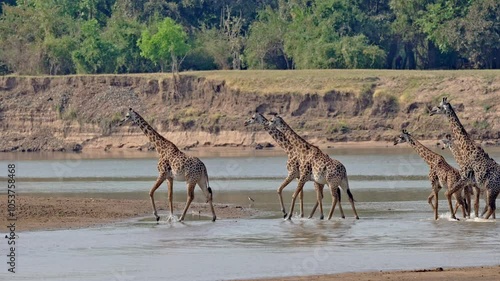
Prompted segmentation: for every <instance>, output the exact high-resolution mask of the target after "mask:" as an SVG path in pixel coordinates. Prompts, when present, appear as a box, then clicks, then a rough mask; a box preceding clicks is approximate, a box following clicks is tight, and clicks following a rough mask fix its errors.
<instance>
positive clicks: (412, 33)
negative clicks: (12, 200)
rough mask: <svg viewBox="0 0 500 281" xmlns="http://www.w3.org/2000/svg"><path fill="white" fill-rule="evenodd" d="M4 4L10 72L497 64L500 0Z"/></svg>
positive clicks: (0, 25)
mask: <svg viewBox="0 0 500 281" xmlns="http://www.w3.org/2000/svg"><path fill="white" fill-rule="evenodd" d="M0 4H1V9H0V73H2V74H6V73H18V74H23V75H41V74H47V75H67V74H74V73H79V74H80V73H82V74H83V73H90V74H96V73H141V72H142V73H143V72H159V71H163V70H165V67H166V66H167V65H170V66H171V71H173V72H176V71H177V70H212V69H223V70H226V69H227V70H229V69H233V70H235V69H236V70H238V69H332V68H342V69H353V68H354V69H359V68H374V69H394V68H396V69H486V68H488V69H491V68H499V62H498V58H499V57H500V47H499V44H498V42H499V41H500V34H499V32H498V30H499V18H500V2H499V1H496V0H474V1H471V0H415V1H407V0H369V1H368V0H247V1H230V0H222V1H221V0H204V1H200V0H183V1H173V0H165V1H157V0H137V1H135V0H134V1H132V0H93V1H89V0H85V1H71V0H23V1H20V0H18V1H15V0H0ZM302 82H305V83H307V82H308V81H302ZM344 87H349V86H348V85H344ZM318 91H321V89H318ZM291 92H293V91H291Z"/></svg>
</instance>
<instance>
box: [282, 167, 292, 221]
mask: <svg viewBox="0 0 500 281" xmlns="http://www.w3.org/2000/svg"><path fill="white" fill-rule="evenodd" d="M294 178H295V177H294V176H293V175H290V174H289V175H288V176H287V177H286V179H285V180H284V181H283V183H282V184H281V185H280V187H279V188H278V197H279V199H280V205H281V212H282V213H283V217H285V218H286V216H287V213H286V211H285V204H284V203H283V196H282V191H283V189H284V188H285V187H286V186H287V185H288V184H290V183H291V182H292V181H293V179H294Z"/></svg>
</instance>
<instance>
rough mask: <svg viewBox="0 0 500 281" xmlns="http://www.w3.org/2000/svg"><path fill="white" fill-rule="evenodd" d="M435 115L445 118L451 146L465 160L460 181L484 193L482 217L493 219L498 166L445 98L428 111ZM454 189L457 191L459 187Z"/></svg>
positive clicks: (499, 187) (499, 190)
mask: <svg viewBox="0 0 500 281" xmlns="http://www.w3.org/2000/svg"><path fill="white" fill-rule="evenodd" d="M437 114H441V115H445V116H446V117H447V119H448V122H449V123H450V126H451V129H452V135H453V138H454V142H453V144H454V145H456V146H457V149H458V151H459V153H460V155H462V157H464V158H465V163H464V164H463V165H462V166H461V167H460V174H461V176H462V181H467V180H468V179H471V180H473V181H475V182H476V183H477V185H478V186H479V188H480V189H481V190H482V191H484V192H485V197H486V202H487V203H486V207H487V208H486V209H485V210H486V211H485V212H483V214H482V215H484V216H485V217H484V218H485V219H489V217H490V216H492V215H493V218H495V210H496V199H497V197H498V194H499V193H500V166H499V165H498V163H497V162H496V161H495V160H494V159H492V158H491V157H490V156H489V155H488V154H487V153H486V152H485V151H484V150H483V149H482V148H481V147H480V146H478V145H476V143H475V142H474V141H473V140H472V139H471V138H470V136H469V134H468V133H467V131H466V130H465V128H464V127H463V125H462V123H461V122H460V119H459V118H458V116H457V114H456V113H455V110H454V109H453V107H452V106H451V104H450V103H449V102H448V100H447V98H446V97H444V98H443V99H442V101H441V102H440V103H439V105H438V106H435V107H434V108H432V110H431V111H430V115H431V116H433V115H437ZM455 188H456V189H457V190H458V189H459V188H460V187H459V186H456V187H455ZM452 192H453V191H452Z"/></svg>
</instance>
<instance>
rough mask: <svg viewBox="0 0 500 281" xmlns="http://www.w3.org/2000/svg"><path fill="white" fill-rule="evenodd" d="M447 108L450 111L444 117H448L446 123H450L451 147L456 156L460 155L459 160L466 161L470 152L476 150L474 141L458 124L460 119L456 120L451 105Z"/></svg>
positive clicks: (460, 124)
mask: <svg viewBox="0 0 500 281" xmlns="http://www.w3.org/2000/svg"><path fill="white" fill-rule="evenodd" d="M449 107H450V109H449V111H448V113H447V114H446V116H447V117H448V121H449V122H450V125H451V131H452V134H453V138H454V139H455V140H454V142H453V146H454V149H456V150H457V152H458V154H459V155H461V157H459V158H464V159H466V158H467V157H468V155H469V154H471V153H470V152H472V151H474V150H476V149H477V148H478V147H477V146H476V144H475V143H474V141H472V140H471V138H470V137H469V134H467V131H466V130H465V128H464V126H463V125H462V123H461V122H460V119H458V116H457V114H456V113H455V110H453V108H452V107H451V105H449Z"/></svg>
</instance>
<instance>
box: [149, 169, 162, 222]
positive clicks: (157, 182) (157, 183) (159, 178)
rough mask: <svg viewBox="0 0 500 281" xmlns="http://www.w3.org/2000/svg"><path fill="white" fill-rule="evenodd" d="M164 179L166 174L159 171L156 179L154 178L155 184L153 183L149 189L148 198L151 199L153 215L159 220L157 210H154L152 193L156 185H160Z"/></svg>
mask: <svg viewBox="0 0 500 281" xmlns="http://www.w3.org/2000/svg"><path fill="white" fill-rule="evenodd" d="M165 179H166V174H164V173H161V174H160V175H159V176H158V179H156V182H155V184H154V185H153V187H152V188H151V190H150V191H149V198H150V199H151V205H152V206H153V215H154V216H155V218H156V221H159V220H160V216H158V212H157V211H156V205H155V198H154V194H155V191H156V190H157V189H158V187H160V185H161V184H162V183H163V182H164V181H165Z"/></svg>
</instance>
